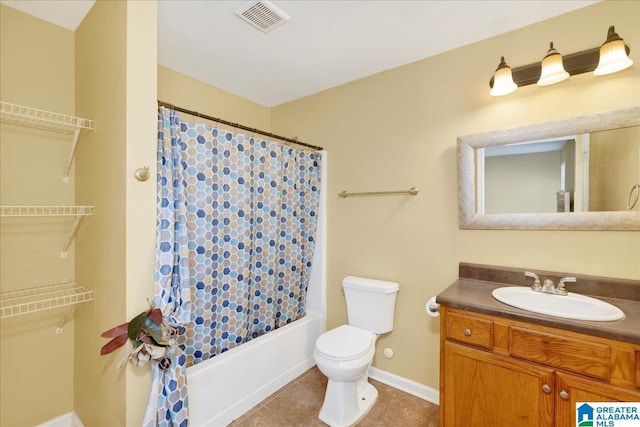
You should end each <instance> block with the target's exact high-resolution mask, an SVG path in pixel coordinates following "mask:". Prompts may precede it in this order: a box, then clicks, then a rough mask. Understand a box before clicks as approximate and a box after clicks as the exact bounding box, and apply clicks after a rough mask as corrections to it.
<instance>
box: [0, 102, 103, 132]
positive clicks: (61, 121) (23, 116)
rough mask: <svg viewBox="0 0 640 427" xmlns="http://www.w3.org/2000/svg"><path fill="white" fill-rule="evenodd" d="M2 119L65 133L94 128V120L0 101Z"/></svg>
mask: <svg viewBox="0 0 640 427" xmlns="http://www.w3.org/2000/svg"><path fill="white" fill-rule="evenodd" d="M0 121H3V122H5V123H10V124H14V125H19V126H26V127H31V128H37V129H45V130H50V131H53V132H60V133H65V134H72V133H74V132H75V131H76V130H79V129H91V130H92V129H93V120H89V119H83V118H81V117H75V116H68V115H66V114H60V113H54V112H52V111H45V110H38V109H37V108H31V107H25V106H23V105H16V104H11V103H8V102H4V101H0Z"/></svg>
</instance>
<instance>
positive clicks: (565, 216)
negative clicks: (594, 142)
mask: <svg viewBox="0 0 640 427" xmlns="http://www.w3.org/2000/svg"><path fill="white" fill-rule="evenodd" d="M639 125H640V106H633V107H628V108H623V109H620V110H614V111H608V112H602V113H595V114H588V115H584V116H578V117H572V118H568V119H562V120H557V121H551V122H545V123H538V124H534V125H528V126H521V127H516V128H511V129H501V130H497V131H491V132H484V133H478V134H473V135H466V136H460V137H458V225H459V227H460V229H461V230H501V229H507V230H509V229H514V230H628V231H631V230H634V231H637V230H640V211H627V212H624V211H618V212H613V211H611V212H550V213H517V214H478V213H477V212H476V206H477V200H476V197H477V193H476V191H477V187H476V161H475V160H476V158H475V154H476V153H475V149H476V148H486V147H494V146H497V145H506V144H514V143H518V142H525V141H535V140H542V139H548V138H554V137H558V136H563V135H576V134H581V133H589V132H597V131H602V130H607V129H615V128H624V127H630V126H639Z"/></svg>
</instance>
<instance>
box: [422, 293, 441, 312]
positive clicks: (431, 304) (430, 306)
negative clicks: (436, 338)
mask: <svg viewBox="0 0 640 427" xmlns="http://www.w3.org/2000/svg"><path fill="white" fill-rule="evenodd" d="M425 310H426V311H427V314H428V315H429V316H431V317H438V316H440V304H438V303H437V302H436V297H435V296H432V297H431V298H429V301H427V304H426V305H425Z"/></svg>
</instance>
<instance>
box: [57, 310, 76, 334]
mask: <svg viewBox="0 0 640 427" xmlns="http://www.w3.org/2000/svg"><path fill="white" fill-rule="evenodd" d="M74 311H75V308H73V307H71V308H70V309H69V311H67V314H65V315H64V317H63V318H62V319H60V321H59V322H58V324H57V325H56V334H58V335H60V334H61V333H63V332H64V325H65V323H67V320H69V318H70V317H71V316H73V312H74Z"/></svg>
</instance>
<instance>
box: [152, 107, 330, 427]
mask: <svg viewBox="0 0 640 427" xmlns="http://www.w3.org/2000/svg"><path fill="white" fill-rule="evenodd" d="M158 120H159V130H158V204H159V206H158V242H157V256H156V264H157V265H156V291H155V293H156V298H155V301H156V306H158V307H160V308H162V309H163V311H164V313H165V314H167V313H170V315H169V318H170V319H171V321H173V322H174V324H176V325H179V326H181V332H182V333H181V334H180V337H179V343H180V347H181V348H182V349H183V351H184V353H183V359H184V360H183V362H184V363H183V366H184V365H185V364H186V366H189V365H192V364H196V363H199V362H201V361H204V360H206V359H208V358H211V357H213V356H215V355H217V354H219V353H222V352H225V351H227V350H229V349H231V348H233V347H236V346H238V345H240V344H242V343H244V342H246V341H249V340H251V339H253V338H256V337H258V336H260V335H263V334H265V333H267V332H269V331H271V330H274V329H277V328H279V327H280V326H283V325H285V324H287V323H290V322H292V321H294V320H296V319H298V318H300V317H302V316H304V314H305V301H306V292H307V285H308V282H309V274H310V271H311V259H312V256H313V249H314V246H315V231H316V225H317V213H318V206H319V200H320V193H319V190H320V161H321V154H320V153H318V152H307V151H304V150H300V149H296V148H293V147H289V146H286V145H283V144H281V143H278V142H272V141H266V140H264V139H260V138H255V137H253V136H247V135H242V134H237V133H232V132H227V131H223V130H221V129H219V128H217V127H214V126H211V125H208V124H202V123H193V122H184V121H181V120H180V118H179V116H178V114H177V113H176V112H175V111H173V110H170V109H167V108H164V107H161V108H160V110H159V115H158ZM165 374H166V373H165ZM166 382H167V384H168V392H167V394H168V396H169V397H171V396H172V395H173V394H172V390H171V389H170V385H171V384H170V381H166ZM185 389H186V383H185ZM174 394H175V395H176V396H177V394H178V393H174ZM185 396H186V394H185ZM161 400H162V399H161ZM165 400H169V401H168V402H160V401H159V406H160V403H162V404H163V406H164V407H165V408H169V409H168V411H169V412H171V411H172V408H173V407H174V406H176V403H175V399H174V400H171V399H165ZM178 401H180V402H183V404H182V406H181V407H179V409H180V410H181V411H182V410H184V412H186V404H185V403H186V402H184V401H183V400H178ZM159 410H160V409H159ZM158 418H160V417H158ZM165 418H166V416H165ZM175 425H180V424H179V423H177V424H175Z"/></svg>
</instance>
